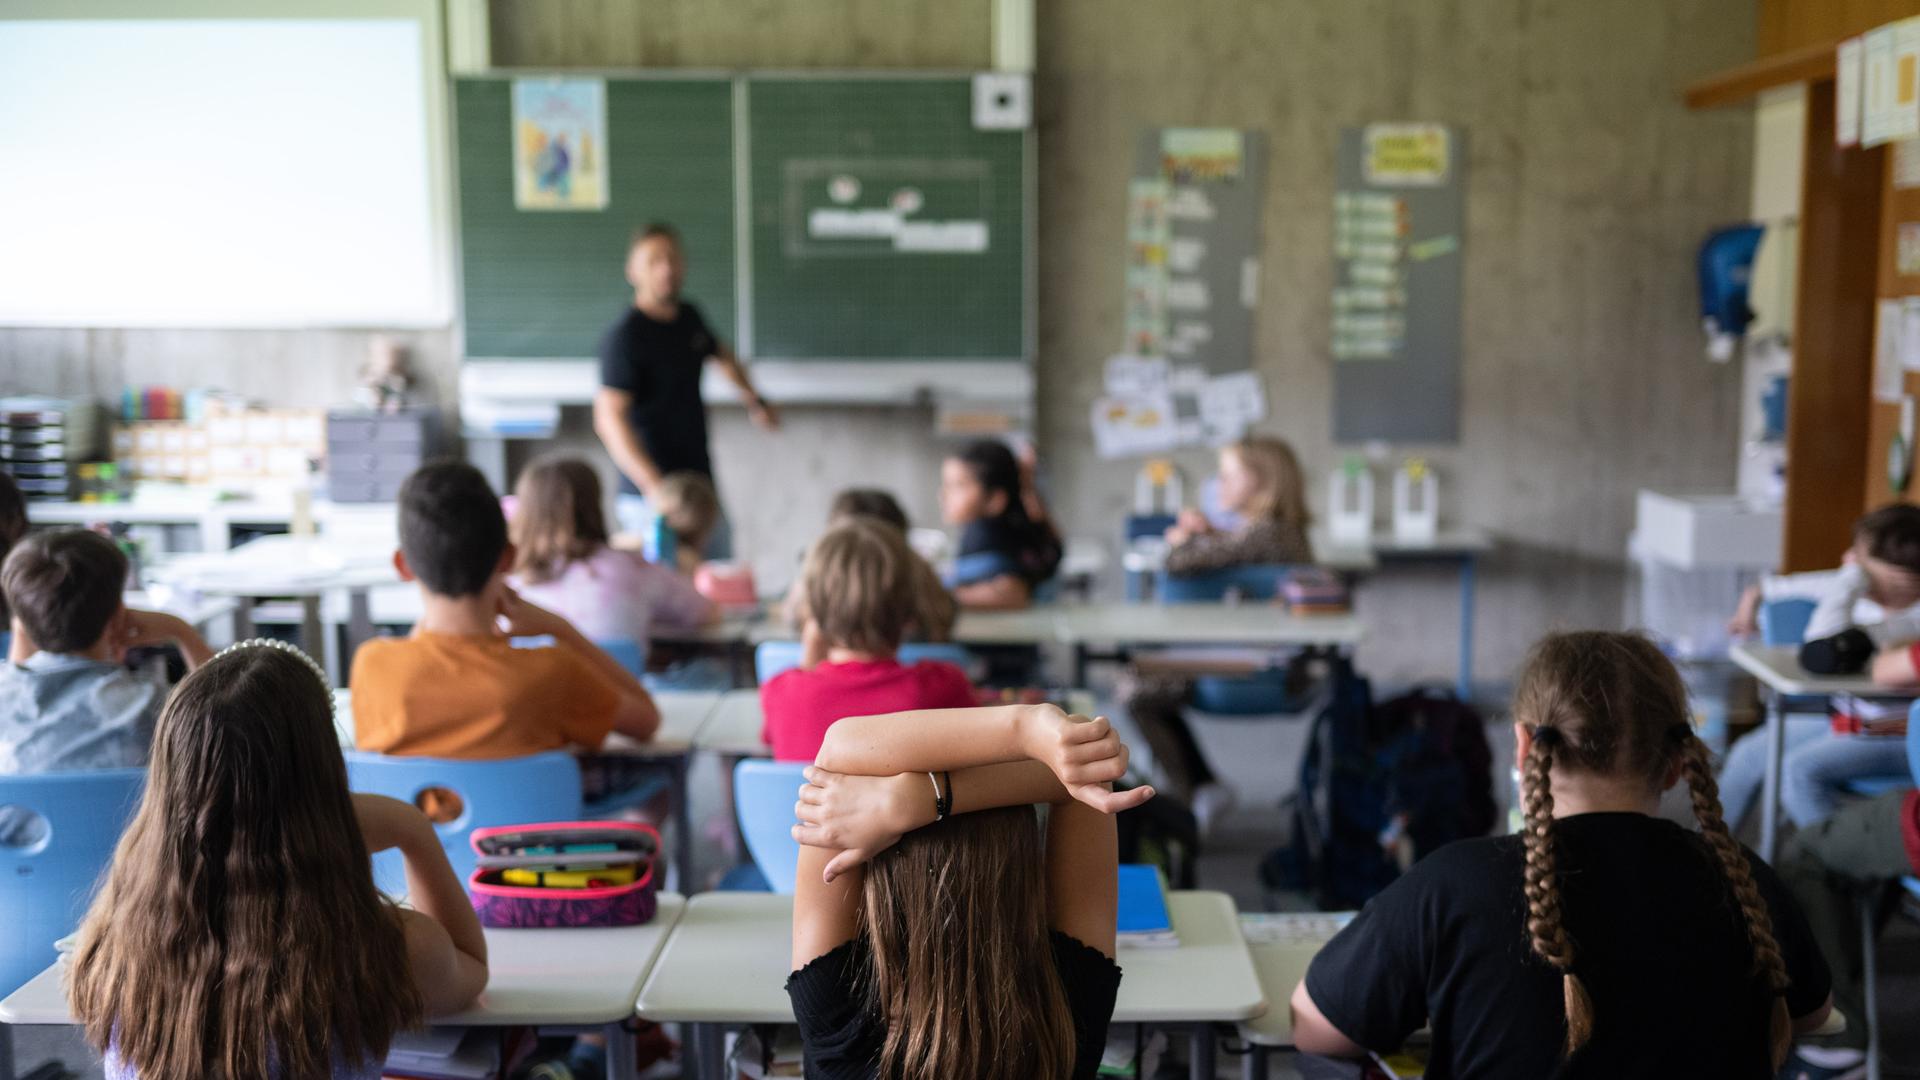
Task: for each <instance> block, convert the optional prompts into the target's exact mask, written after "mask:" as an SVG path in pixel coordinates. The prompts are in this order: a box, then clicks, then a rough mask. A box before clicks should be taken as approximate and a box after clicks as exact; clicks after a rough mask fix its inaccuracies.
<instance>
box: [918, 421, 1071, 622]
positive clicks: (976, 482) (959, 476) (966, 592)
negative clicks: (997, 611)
mask: <svg viewBox="0 0 1920 1080" xmlns="http://www.w3.org/2000/svg"><path fill="white" fill-rule="evenodd" d="M940 516H941V517H942V518H944V519H945V520H946V523H947V524H949V525H957V526H959V527H960V550H959V555H958V556H957V557H956V558H955V560H954V567H953V574H952V577H951V580H950V584H952V586H953V595H954V598H955V599H957V600H959V601H960V605H961V606H962V607H969V608H1023V607H1026V606H1027V605H1028V604H1030V603H1032V602H1033V591H1034V590H1035V589H1036V588H1038V587H1039V586H1040V585H1041V584H1042V583H1044V582H1046V581H1047V580H1048V579H1050V578H1052V577H1053V575H1054V571H1056V570H1058V569H1059V568H1060V556H1061V547H1060V534H1059V533H1057V532H1055V531H1054V528H1053V524H1052V522H1050V521H1049V520H1048V516H1047V507H1046V504H1045V503H1044V502H1043V501H1042V500H1041V498H1040V490H1039V488H1038V487H1037V486H1035V484H1034V478H1033V465H1032V460H1031V458H1030V457H1029V458H1028V459H1027V460H1025V461H1022V460H1020V459H1017V458H1015V457H1014V454H1013V451H1012V450H1010V449H1008V447H1007V444H1006V443H1003V442H1000V441H999V440H997V439H980V440H978V441H975V442H972V443H968V444H967V445H966V447H965V448H963V449H962V450H960V452H959V453H956V454H953V455H951V456H949V457H948V458H947V459H946V460H945V461H944V462H942V463H941V465H940Z"/></svg>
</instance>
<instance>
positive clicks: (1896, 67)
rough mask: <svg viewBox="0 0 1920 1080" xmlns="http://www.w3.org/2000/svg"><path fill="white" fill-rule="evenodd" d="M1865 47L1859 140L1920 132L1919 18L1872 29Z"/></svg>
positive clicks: (1871, 141) (1870, 142) (1869, 143)
mask: <svg viewBox="0 0 1920 1080" xmlns="http://www.w3.org/2000/svg"><path fill="white" fill-rule="evenodd" d="M1861 52H1862V61H1861V87H1860V94H1861V102H1860V145H1862V146H1879V145H1880V144H1882V143H1888V142H1893V141H1895V140H1898V139H1911V138H1913V137H1914V136H1916V135H1920V17H1916V18H1910V19H1902V20H1900V21H1899V22H1893V23H1888V24H1887V25H1885V26H1881V27H1877V28H1875V29H1873V30H1870V31H1868V32H1867V34H1866V35H1865V37H1864V38H1863V40H1862V47H1861ZM1835 62H1836V64H1837V63H1838V56H1837V55H1836V57H1835ZM1837 74H1838V72H1837V71H1836V76H1837ZM1834 96H1835V97H1836V98H1838V97H1839V94H1838V93H1836V94H1835V95H1834ZM1838 107H1839V106H1838V103H1837V102H1836V104H1835V108H1838Z"/></svg>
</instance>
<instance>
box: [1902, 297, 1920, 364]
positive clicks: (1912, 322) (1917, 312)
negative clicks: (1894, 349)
mask: <svg viewBox="0 0 1920 1080" xmlns="http://www.w3.org/2000/svg"><path fill="white" fill-rule="evenodd" d="M1900 370H1902V371H1920V296H1905V297H1901V299H1900Z"/></svg>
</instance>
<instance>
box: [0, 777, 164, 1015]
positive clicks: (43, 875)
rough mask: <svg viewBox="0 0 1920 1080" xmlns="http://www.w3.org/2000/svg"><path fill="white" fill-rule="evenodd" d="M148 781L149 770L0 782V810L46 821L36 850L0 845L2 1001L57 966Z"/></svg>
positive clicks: (38, 829)
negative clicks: (60, 949)
mask: <svg viewBox="0 0 1920 1080" xmlns="http://www.w3.org/2000/svg"><path fill="white" fill-rule="evenodd" d="M146 779H147V770H145V769H97V770H93V771H90V772H71V773H47V774H44V775H41V776H9V777H3V778H0V806H6V807H14V808H16V809H17V810H19V811H31V812H33V813H34V814H37V815H39V817H40V818H42V819H44V822H43V823H36V824H35V826H34V828H35V832H36V834H37V839H35V840H34V842H32V843H30V844H27V845H25V846H23V847H10V846H7V845H4V844H0V911H4V912H5V913H6V923H7V929H6V933H4V934H0V995H4V994H11V993H13V992H14V991H15V990H17V989H19V988H20V986H21V985H22V984H24V983H26V982H27V981H28V980H29V979H31V978H33V977H34V976H35V975H38V974H40V973H41V972H42V971H45V970H46V969H47V968H48V967H49V966H50V965H52V963H53V962H54V960H55V958H56V956H57V954H56V952H55V950H54V947H53V943H54V942H56V941H59V940H60V939H61V938H63V937H66V936H67V935H68V934H70V933H72V932H73V930H74V928H75V927H76V926H78V925H79V923H80V918H81V916H83V915H85V914H86V911H87V905H88V904H89V903H90V902H91V901H92V900H93V890H94V888H95V886H96V885H98V884H99V882H100V881H101V879H102V877H103V876H104V875H105V873H106V869H107V865H108V863H110V862H112V861H113V849H114V845H116V844H118V843H119V842H120V833H121V832H122V831H123V830H125V829H126V827H127V822H128V821H129V820H130V819H131V818H132V817H133V811H134V808H135V807H136V806H137V805H138V804H139V800H140V791H141V788H142V787H143V786H144V785H145V783H146Z"/></svg>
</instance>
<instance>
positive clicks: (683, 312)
mask: <svg viewBox="0 0 1920 1080" xmlns="http://www.w3.org/2000/svg"><path fill="white" fill-rule="evenodd" d="M686 273H687V267H686V257H685V254H684V252H683V251H682V250H681V246H680V235H679V234H678V233H676V232H675V231H674V230H673V229H672V228H671V227H669V226H666V225H657V224H656V225H649V226H647V227H646V228H645V229H642V230H641V231H639V232H637V233H635V234H634V237H633V242H632V243H631V244H629V245H628V247H627V281H628V282H630V283H631V284H632V285H633V307H632V308H630V309H628V311H627V313H626V314H625V315H623V316H621V318H620V319H619V321H617V322H615V323H614V324H613V325H612V326H610V327H608V328H607V332H606V335H605V336H604V337H602V338H601V339H600V390H599V392H598V393H596V394H595V395H594V398H593V430H594V432H595V434H597V435H599V436H600V441H601V442H602V443H603V444H605V445H606V448H607V453H609V454H611V455H612V456H613V463H614V464H615V465H616V466H618V467H619V469H620V494H619V495H618V496H617V497H616V499H615V500H614V514H615V516H616V517H617V518H618V519H619V521H620V528H621V530H622V531H625V532H630V533H639V534H643V535H644V534H645V533H647V532H648V531H650V530H651V529H652V527H653V519H654V511H653V509H652V505H653V504H654V503H657V501H658V491H659V487H660V480H661V478H662V477H664V476H667V475H668V474H670V473H676V472H694V473H699V474H700V475H702V476H704V477H706V478H707V479H708V480H709V481H711V480H712V479H713V458H712V455H711V453H710V451H709V450H708V445H707V409H706V404H705V403H704V402H703V401H701V399H700V375H701V372H702V371H703V370H704V369H705V367H706V364H707V361H709V360H711V361H713V362H715V363H717V364H719V365H720V372H721V374H723V375H725V376H726V377H727V381H728V382H731V383H732V384H733V385H734V386H735V387H737V388H738V389H739V391H740V398H741V400H742V401H744V402H746V406H747V415H748V416H750V417H752V418H753V422H754V423H755V424H757V425H759V426H760V427H761V428H763V429H765V430H767V431H773V430H775V429H777V428H778V427H779V426H780V417H779V414H778V413H776V412H775V411H774V408H773V406H771V405H769V404H767V402H766V401H765V400H764V399H762V398H761V397H760V394H759V393H758V392H757V391H756V390H754V388H753V383H752V382H751V381H750V380H748V378H747V371H746V368H745V367H744V366H743V365H742V364H741V363H740V358H739V357H737V356H735V355H734V354H733V350H732V349H730V348H728V347H727V344H726V343H725V342H723V341H721V340H720V339H719V338H718V337H716V336H715V335H714V333H713V331H712V330H711V329H709V328H708V327H707V321H706V320H705V319H704V318H702V317H701V315H700V309H699V308H696V307H694V306H693V305H692V304H691V303H688V302H687V301H686V300H684V299H682V298H681V296H680V289H681V286H682V285H683V284H684V283H685V280H686ZM731 549H732V530H731V529H730V528H729V527H728V524H727V520H726V516H725V515H724V514H722V515H721V518H720V523H719V524H718V525H717V526H716V527H715V528H714V530H713V535H712V538H711V539H710V540H709V541H708V543H707V550H706V551H705V552H703V553H702V554H704V555H705V556H706V557H707V558H713V559H724V558H727V557H729V556H731V555H732V550H731Z"/></svg>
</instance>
